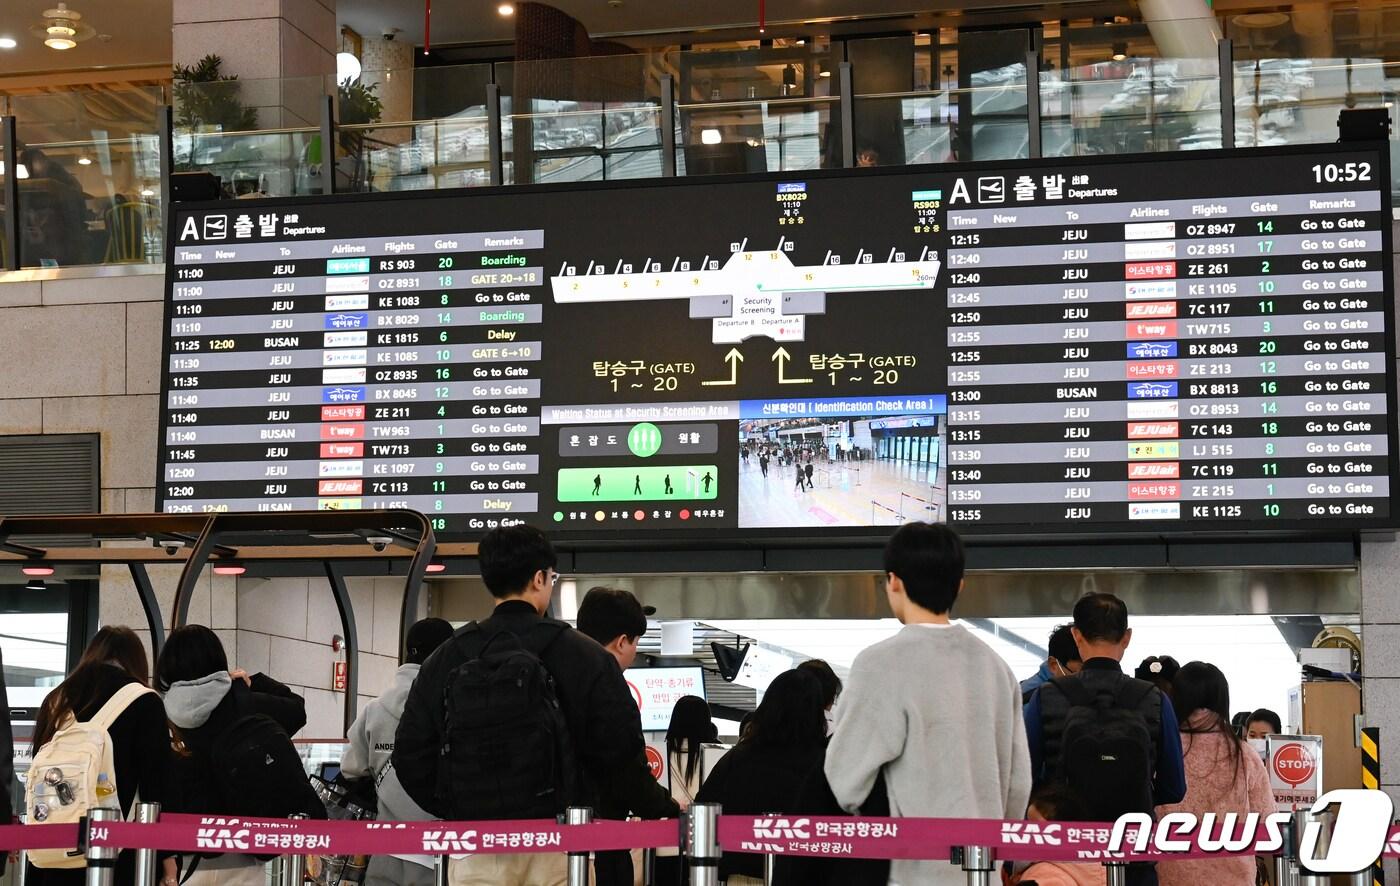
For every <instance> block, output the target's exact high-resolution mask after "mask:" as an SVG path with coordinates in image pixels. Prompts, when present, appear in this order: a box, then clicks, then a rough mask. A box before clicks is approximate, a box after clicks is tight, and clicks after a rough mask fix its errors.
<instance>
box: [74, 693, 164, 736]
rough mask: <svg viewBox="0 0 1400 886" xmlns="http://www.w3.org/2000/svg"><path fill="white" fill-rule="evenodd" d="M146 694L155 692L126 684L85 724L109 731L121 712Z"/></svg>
mask: <svg viewBox="0 0 1400 886" xmlns="http://www.w3.org/2000/svg"><path fill="white" fill-rule="evenodd" d="M148 692H155V690H154V689H152V688H151V687H149V686H143V685H141V684H140V683H135V682H132V683H128V684H126V685H125V686H123V687H122V688H120V689H118V690H117V691H116V692H115V693H114V694H113V695H112V697H111V698H109V699H107V703H106V704H104V705H103V706H102V708H101V709H100V710H98V712H97V713H96V714H94V715H93V716H92V718H91V719H89V720H88V721H87V722H89V723H91V724H92V725H94V726H100V727H101V728H103V729H108V730H110V729H111V728H112V724H113V723H115V722H117V718H118V717H120V716H121V715H122V712H123V711H125V710H126V709H127V708H128V707H130V706H131V704H132V702H134V701H136V699H138V698H140V697H141V696H143V695H145V694H146V693H148Z"/></svg>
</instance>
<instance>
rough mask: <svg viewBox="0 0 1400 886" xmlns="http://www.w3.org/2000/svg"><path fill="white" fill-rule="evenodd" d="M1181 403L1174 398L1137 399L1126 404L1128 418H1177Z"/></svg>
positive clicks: (1179, 413)
mask: <svg viewBox="0 0 1400 886" xmlns="http://www.w3.org/2000/svg"><path fill="white" fill-rule="evenodd" d="M1180 415H1181V404H1180V403H1178V402H1177V401H1175V400H1138V401H1135V402H1132V403H1129V404H1128V418H1129V419H1135V418H1178V417H1180Z"/></svg>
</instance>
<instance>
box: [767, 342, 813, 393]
mask: <svg viewBox="0 0 1400 886" xmlns="http://www.w3.org/2000/svg"><path fill="white" fill-rule="evenodd" d="M791 359H792V355H791V354H789V353H788V349H787V348H785V347H783V346H782V345H779V346H778V349H777V350H776V351H774V352H773V362H775V363H777V364H778V384H780V385H809V384H811V383H812V379H810V378H788V377H787V362H788V361H789V360H791Z"/></svg>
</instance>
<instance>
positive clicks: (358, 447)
mask: <svg viewBox="0 0 1400 886" xmlns="http://www.w3.org/2000/svg"><path fill="white" fill-rule="evenodd" d="M364 457H365V444H363V443H322V444H321V458H364Z"/></svg>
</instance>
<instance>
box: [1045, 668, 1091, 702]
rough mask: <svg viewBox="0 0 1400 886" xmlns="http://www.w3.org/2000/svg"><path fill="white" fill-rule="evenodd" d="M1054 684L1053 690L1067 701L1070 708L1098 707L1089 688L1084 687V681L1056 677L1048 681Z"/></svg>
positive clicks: (1076, 678) (1072, 677) (1075, 678)
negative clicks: (1056, 690) (1058, 692)
mask: <svg viewBox="0 0 1400 886" xmlns="http://www.w3.org/2000/svg"><path fill="white" fill-rule="evenodd" d="M1050 682H1051V683H1053V684H1055V688H1056V689H1058V690H1060V692H1061V694H1063V695H1064V697H1065V698H1066V699H1067V700H1068V701H1069V706H1070V707H1072V708H1096V707H1098V706H1099V704H1098V699H1097V698H1095V696H1094V693H1092V692H1090V691H1089V687H1088V686H1085V685H1084V681H1083V680H1081V679H1079V678H1078V677H1074V676H1071V677H1056V678H1055V679H1053V680H1051V681H1050Z"/></svg>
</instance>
